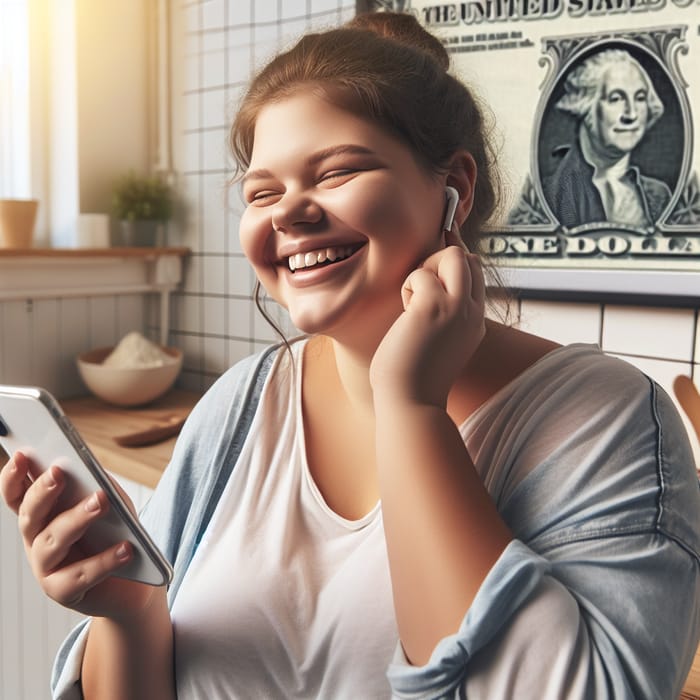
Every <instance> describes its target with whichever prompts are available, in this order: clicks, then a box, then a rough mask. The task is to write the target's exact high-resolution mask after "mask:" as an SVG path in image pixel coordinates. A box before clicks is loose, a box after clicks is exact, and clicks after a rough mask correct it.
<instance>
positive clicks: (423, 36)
mask: <svg viewBox="0 0 700 700" xmlns="http://www.w3.org/2000/svg"><path fill="white" fill-rule="evenodd" d="M346 26H347V27H354V28H356V29H366V30H367V31H370V32H374V33H375V34H378V35H380V36H384V37H387V38H388V39H393V40H394V41H398V42H399V43H401V44H405V45H406V46H410V47H412V48H414V49H420V50H421V51H424V52H425V53H427V54H429V55H430V56H432V57H433V59H435V60H436V61H437V62H438V64H439V65H440V66H442V68H443V70H445V71H446V70H448V69H449V67H450V56H449V54H448V53H447V50H446V49H445V47H444V46H443V44H442V42H441V41H440V40H439V39H438V38H437V37H436V36H434V35H433V34H431V33H430V32H429V31H427V30H426V29H425V28H424V27H423V26H422V25H421V24H420V23H419V22H418V20H417V19H416V18H415V16H414V15H412V14H409V13H406V12H364V13H362V14H359V15H356V16H355V17H354V18H353V19H351V20H350V21H349V22H348V23H347V24H346Z"/></svg>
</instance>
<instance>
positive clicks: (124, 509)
mask: <svg viewBox="0 0 700 700" xmlns="http://www.w3.org/2000/svg"><path fill="white" fill-rule="evenodd" d="M0 448H2V449H3V450H4V451H5V452H6V453H7V454H8V456H12V454H14V452H15V451H17V450H19V451H21V452H22V453H24V454H25V455H27V457H30V458H31V459H32V460H33V462H34V463H35V464H36V465H37V467H38V468H39V469H40V470H41V471H42V472H43V471H45V470H46V469H48V468H49V467H50V466H52V465H54V464H55V465H57V466H59V467H60V468H61V469H62V470H63V472H64V474H65V476H66V484H65V488H64V490H63V492H62V493H61V496H60V497H59V507H60V508H61V509H62V510H63V509H65V508H68V507H70V506H72V505H75V504H76V503H77V502H78V501H80V500H82V499H83V498H86V497H87V496H89V495H90V494H91V493H94V492H95V491H98V490H102V491H104V492H105V493H106V494H107V497H108V499H109V504H110V508H109V512H108V513H107V514H106V515H104V516H102V517H101V518H100V519H99V520H96V521H95V522H94V523H93V524H92V525H91V526H90V528H89V529H88V531H87V532H86V533H85V535H84V536H83V538H82V540H81V545H84V549H85V551H86V555H88V556H89V555H91V554H96V553H97V552H100V551H102V550H104V549H105V548H107V547H109V546H111V545H114V544H116V543H117V542H121V541H123V540H128V541H129V542H130V543H131V545H132V547H133V556H132V558H131V560H130V561H129V562H128V563H127V564H125V565H124V566H122V567H121V568H120V569H119V570H118V571H116V572H115V573H114V576H119V577H121V578H128V579H131V580H134V581H140V582H142V583H148V584H151V585H153V586H162V585H166V584H168V583H170V581H171V579H172V575H173V570H172V567H171V566H170V563H169V562H168V560H167V559H166V558H165V557H164V556H163V555H162V554H161V552H160V551H159V550H158V548H157V547H156V545H155V544H154V543H153V541H152V540H151V538H150V536H149V535H148V533H147V532H146V530H145V529H144V528H143V526H142V525H141V523H140V522H139V520H138V518H137V517H136V516H135V515H134V514H133V513H132V512H131V510H130V509H129V507H128V506H127V505H126V503H125V501H124V499H123V498H122V497H121V496H120V495H119V492H118V491H117V489H116V488H115V487H114V485H113V484H112V481H111V480H110V478H109V476H108V475H107V473H106V472H105V470H104V468H103V467H102V466H100V464H99V463H98V461H97V460H96V459H95V456H94V455H93V454H92V452H91V451H90V448H89V447H88V446H87V445H86V444H85V442H84V440H83V439H82V438H81V437H80V435H79V434H78V432H77V430H76V429H75V427H74V426H73V425H72V423H71V422H70V419H69V418H68V417H67V416H66V415H65V414H64V413H63V411H62V410H61V407H60V405H59V404H58V402H57V401H56V399H54V397H53V396H51V394H50V393H49V392H48V391H46V390H45V389H41V388H39V387H24V386H4V385H0ZM33 476H34V477H36V476H38V475H36V474H35V475H33ZM30 478H31V477H30Z"/></svg>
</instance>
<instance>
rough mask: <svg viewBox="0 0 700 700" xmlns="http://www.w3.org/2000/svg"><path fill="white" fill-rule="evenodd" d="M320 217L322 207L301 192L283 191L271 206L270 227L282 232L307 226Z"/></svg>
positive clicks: (316, 221)
mask: <svg viewBox="0 0 700 700" xmlns="http://www.w3.org/2000/svg"><path fill="white" fill-rule="evenodd" d="M322 219H323V209H322V208H321V207H320V206H319V204H318V203H317V202H316V201H315V200H314V199H313V198H312V197H310V196H309V195H308V194H306V193H303V192H298V193H296V192H289V191H288V192H285V193H284V195H283V196H282V197H281V198H280V199H279V200H278V201H277V202H275V205H274V207H273V208H272V227H273V228H274V229H275V230H276V231H282V232H283V233H289V232H291V231H293V230H294V229H299V228H304V227H306V228H308V227H309V226H310V225H313V224H318V223H319V222H320V221H321V220H322Z"/></svg>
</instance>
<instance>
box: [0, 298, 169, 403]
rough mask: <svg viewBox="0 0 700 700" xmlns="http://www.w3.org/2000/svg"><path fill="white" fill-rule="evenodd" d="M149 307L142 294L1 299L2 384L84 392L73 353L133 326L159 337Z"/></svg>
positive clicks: (62, 394)
mask: <svg viewBox="0 0 700 700" xmlns="http://www.w3.org/2000/svg"><path fill="white" fill-rule="evenodd" d="M149 307H150V305H149V303H148V300H147V299H146V298H145V297H144V296H143V295H140V294H134V295H124V296H110V297H92V298H88V297H79V298H68V299H37V300H33V301H32V300H27V301H5V302H0V384H1V383H5V384H28V385H38V386H42V387H44V388H46V389H48V390H49V391H50V392H51V393H52V394H54V395H55V396H57V397H58V398H66V397H69V396H76V395H81V394H84V393H85V387H84V386H83V383H82V381H81V379H80V377H79V375H78V370H77V367H76V363H75V358H76V356H77V355H78V354H79V353H81V352H85V351H86V350H89V349H91V348H95V347H101V346H107V345H115V344H116V343H117V342H118V341H119V340H120V339H121V338H122V337H123V336H124V335H126V333H128V332H129V331H133V330H138V331H140V332H142V333H147V334H150V335H152V336H153V337H154V338H155V337H157V336H156V335H155V333H156V327H155V325H152V324H151V323H150V319H151V316H150V313H149Z"/></svg>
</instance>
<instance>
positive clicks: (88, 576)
mask: <svg viewBox="0 0 700 700" xmlns="http://www.w3.org/2000/svg"><path fill="white" fill-rule="evenodd" d="M131 555H132V548H131V544H130V543H129V542H120V543H119V544H116V545H114V546H112V547H110V548H109V549H106V550H104V551H103V552H100V553H99V554H95V555H94V556H91V557H87V558H85V559H81V560H80V561H78V562H75V563H73V564H68V565H67V566H64V567H62V568H60V569H57V570H56V571H55V572H53V573H50V574H48V575H47V576H45V577H44V579H43V588H44V591H45V592H46V594H47V595H48V596H49V597H50V598H52V599H53V600H55V601H56V602H57V603H60V604H61V605H64V606H66V607H68V608H75V607H77V606H78V605H79V604H80V602H81V601H82V600H83V599H84V598H85V596H86V595H87V594H88V593H89V591H90V590H91V589H92V588H94V587H95V586H96V585H97V584H98V583H101V582H102V581H104V580H105V579H106V578H107V577H109V576H111V575H112V574H114V573H115V572H116V571H117V570H118V569H119V567H120V566H122V565H124V564H125V563H126V562H127V561H129V559H130V558H131Z"/></svg>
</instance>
